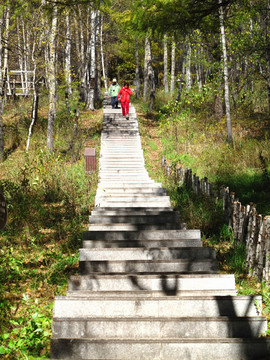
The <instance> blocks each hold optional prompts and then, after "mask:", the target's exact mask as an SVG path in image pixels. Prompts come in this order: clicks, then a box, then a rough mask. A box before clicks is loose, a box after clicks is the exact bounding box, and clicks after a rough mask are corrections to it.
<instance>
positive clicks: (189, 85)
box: [186, 40, 191, 91]
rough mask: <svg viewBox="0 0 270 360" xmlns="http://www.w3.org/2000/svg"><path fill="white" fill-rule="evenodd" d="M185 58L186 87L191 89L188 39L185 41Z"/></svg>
mask: <svg viewBox="0 0 270 360" xmlns="http://www.w3.org/2000/svg"><path fill="white" fill-rule="evenodd" d="M186 46H187V60H186V89H187V91H190V89H191V45H190V41H189V40H188V42H187V45H186Z"/></svg>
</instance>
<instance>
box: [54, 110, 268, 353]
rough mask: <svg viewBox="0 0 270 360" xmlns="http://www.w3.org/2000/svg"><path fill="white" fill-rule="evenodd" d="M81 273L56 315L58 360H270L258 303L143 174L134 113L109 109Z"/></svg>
mask: <svg viewBox="0 0 270 360" xmlns="http://www.w3.org/2000/svg"><path fill="white" fill-rule="evenodd" d="M95 205H96V206H95V208H94V210H93V211H92V213H91V216H90V225H89V229H88V231H85V232H84V235H83V237H84V241H83V248H82V249H80V265H79V267H80V269H79V271H80V275H78V276H72V277H71V278H70V280H69V289H68V293H67V295H66V296H60V297H56V299H55V304H54V310H53V337H52V340H51V358H52V359H73V360H77V359H89V360H90V359H96V360H97V359H110V360H116V359H121V360H133V359H140V360H143V359H147V360H154V359H159V360H176V359H177V360H180V359H181V360H253V359H254V360H255V359H265V360H266V359H268V360H269V359H270V342H269V340H267V339H266V338H264V337H261V335H262V334H264V333H265V331H266V329H267V322H266V319H265V318H264V317H262V316H261V307H262V299H261V297H259V296H256V297H250V296H236V290H235V279H234V275H226V274H220V273H219V271H218V266H217V261H216V255H215V251H214V249H212V248H206V247H202V241H201V234H200V230H185V229H182V228H181V222H180V216H179V213H178V212H176V211H174V210H173V209H172V207H171V205H170V199H169V197H168V196H167V195H166V190H165V189H163V188H162V185H161V184H160V183H156V182H154V181H153V180H152V179H151V178H150V177H149V175H148V173H147V171H146V169H145V166H144V158H143V151H142V148H141V141H140V136H139V131H138V123H137V119H136V112H135V109H134V107H132V106H131V111H130V118H129V120H127V119H125V118H124V117H122V115H121V111H120V110H117V109H111V108H110V107H105V108H104V118H103V131H102V136H101V155H100V168H99V184H98V189H97V194H96V199H95Z"/></svg>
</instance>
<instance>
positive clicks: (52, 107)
mask: <svg viewBox="0 0 270 360" xmlns="http://www.w3.org/2000/svg"><path fill="white" fill-rule="evenodd" d="M56 31H57V6H54V8H53V14H52V22H51V31H50V35H49V39H48V42H49V51H50V53H49V63H48V83H49V114H48V129H47V147H48V149H49V150H50V151H51V152H52V151H53V147H54V143H53V140H54V120H55V116H56V77H55V75H56V74H55V42H56Z"/></svg>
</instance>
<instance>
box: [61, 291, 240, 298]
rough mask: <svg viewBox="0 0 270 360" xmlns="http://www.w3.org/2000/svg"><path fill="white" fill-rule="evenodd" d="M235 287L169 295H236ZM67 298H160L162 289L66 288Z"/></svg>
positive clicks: (179, 292)
mask: <svg viewBox="0 0 270 360" xmlns="http://www.w3.org/2000/svg"><path fill="white" fill-rule="evenodd" d="M236 295H237V291H236V290H235V289H230V290H229V289H218V290H217V289H214V290H178V291H177V294H176V295H173V294H172V293H171V294H170V295H169V297H170V299H171V298H179V297H181V298H186V297H195V298H199V297H204V298H205V297H209V296H215V297H217V296H236ZM67 296H68V298H72V299H82V298H83V299H92V298H112V297H113V298H130V299H138V298H139V299H141V298H142V297H144V298H162V297H163V296H164V292H163V291H147V290H137V291H136V290H134V291H92V290H79V291H77V290H74V291H73V290H68V291H67Z"/></svg>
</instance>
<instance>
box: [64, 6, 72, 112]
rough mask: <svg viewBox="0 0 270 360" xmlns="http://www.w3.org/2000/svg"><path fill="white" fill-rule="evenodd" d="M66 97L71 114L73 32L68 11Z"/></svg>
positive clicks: (68, 110)
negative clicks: (71, 31)
mask: <svg viewBox="0 0 270 360" xmlns="http://www.w3.org/2000/svg"><path fill="white" fill-rule="evenodd" d="M65 81H66V88H65V99H66V108H67V113H68V115H70V96H71V93H72V90H71V33H70V14H69V11H68V10H67V12H66V46H65Z"/></svg>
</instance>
